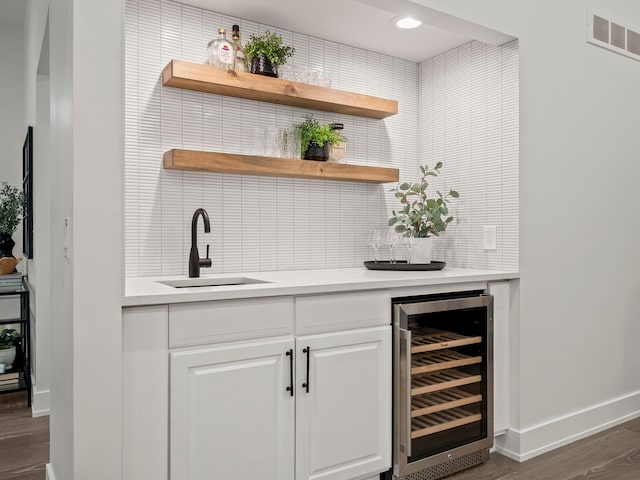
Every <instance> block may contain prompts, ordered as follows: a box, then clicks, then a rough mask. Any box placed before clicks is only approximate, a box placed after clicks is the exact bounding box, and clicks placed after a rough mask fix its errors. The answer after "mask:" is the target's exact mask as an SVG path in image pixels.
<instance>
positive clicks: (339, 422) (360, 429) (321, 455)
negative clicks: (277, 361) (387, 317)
mask: <svg viewBox="0 0 640 480" xmlns="http://www.w3.org/2000/svg"><path fill="white" fill-rule="evenodd" d="M306 349H308V351H304V350H306ZM307 360H308V361H309V366H308V372H309V373H308V377H307ZM296 361H297V365H296V480H307V479H322V480H347V479H353V478H361V477H363V476H367V475H373V474H375V473H378V472H381V471H383V470H386V469H388V468H389V467H390V466H391V326H384V327H375V328H367V329H361V330H352V331H348V332H336V333H326V334H320V335H309V336H305V337H298V338H297V339H296ZM303 384H305V385H306V384H308V387H309V391H308V393H307V391H306V390H307V388H306V387H303Z"/></svg>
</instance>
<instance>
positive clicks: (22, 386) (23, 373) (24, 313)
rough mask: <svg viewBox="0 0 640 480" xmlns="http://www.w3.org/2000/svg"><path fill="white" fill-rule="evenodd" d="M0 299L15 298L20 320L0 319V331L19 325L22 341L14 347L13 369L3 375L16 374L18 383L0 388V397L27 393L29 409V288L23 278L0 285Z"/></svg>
mask: <svg viewBox="0 0 640 480" xmlns="http://www.w3.org/2000/svg"><path fill="white" fill-rule="evenodd" d="M0 297H9V298H11V297H15V299H16V301H19V302H20V318H7V319H0V330H2V329H3V328H5V325H14V324H18V325H20V333H21V334H22V339H21V340H20V342H19V344H18V345H16V359H15V361H14V362H13V367H12V368H11V369H9V370H7V371H6V372H5V373H11V372H18V373H19V382H18V384H17V385H11V386H0V395H2V394H5V393H13V392H21V391H25V390H26V391H27V402H28V405H27V406H28V407H31V367H30V359H31V326H30V322H29V286H28V285H27V282H26V280H25V278H22V281H21V283H20V284H18V285H10V286H7V285H1V284H0Z"/></svg>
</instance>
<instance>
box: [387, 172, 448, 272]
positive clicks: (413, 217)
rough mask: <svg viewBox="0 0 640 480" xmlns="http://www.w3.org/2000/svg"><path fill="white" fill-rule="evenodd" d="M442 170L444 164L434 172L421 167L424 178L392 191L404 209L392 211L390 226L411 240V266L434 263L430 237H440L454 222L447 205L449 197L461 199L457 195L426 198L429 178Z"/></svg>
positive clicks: (404, 184)
mask: <svg viewBox="0 0 640 480" xmlns="http://www.w3.org/2000/svg"><path fill="white" fill-rule="evenodd" d="M441 168H442V162H438V163H437V164H436V166H435V167H434V168H433V169H431V170H430V169H429V167H428V166H427V165H420V171H421V172H422V178H421V179H420V181H419V182H417V183H410V182H405V183H402V184H400V185H398V186H397V187H396V188H394V189H393V190H392V192H395V197H396V198H397V199H399V200H400V203H401V204H402V209H400V210H393V217H391V219H389V226H391V227H395V230H396V232H398V233H401V234H403V235H404V236H405V237H408V238H410V239H412V240H411V241H412V243H413V248H412V249H411V254H410V258H409V262H410V263H431V241H430V237H432V236H436V237H437V236H438V235H439V234H440V233H441V232H444V231H445V230H446V228H447V226H448V225H449V223H451V221H452V220H453V217H452V216H450V215H449V209H448V208H447V203H448V202H449V200H450V198H458V197H459V194H458V192H456V191H455V190H449V193H447V194H446V195H442V193H440V192H436V193H437V197H436V198H429V197H428V195H427V188H428V187H429V183H428V182H427V179H428V178H429V177H437V176H438V174H439V173H440V169H441Z"/></svg>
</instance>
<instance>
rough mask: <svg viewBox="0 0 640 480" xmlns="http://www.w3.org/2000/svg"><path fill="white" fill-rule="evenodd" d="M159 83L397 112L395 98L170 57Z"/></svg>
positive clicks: (371, 113)
mask: <svg viewBox="0 0 640 480" xmlns="http://www.w3.org/2000/svg"><path fill="white" fill-rule="evenodd" d="M162 85H164V86H167V87H176V88H183V89H187V90H195V91H198V92H206V93H215V94H218V95H226V96H229V97H237V98H247V99H250V100H259V101H262V102H269V103H278V104H281V105H290V106H293V107H301V108H310V109H314V110H322V111H325V112H334V113H343V114H347V115H357V116H360V117H368V118H377V119H383V118H387V117H389V116H391V115H395V114H396V113H398V102H397V101H396V100H388V99H385V98H379V97H373V96H371V95H362V94H359V93H353V92H345V91H343V90H336V89H333V88H326V87H319V86H316V85H308V84H306V83H300V82H292V81H289V80H283V79H280V78H271V77H265V76H263V75H254V74H251V73H245V72H236V71H234V70H224V69H221V68H215V67H212V66H211V65H205V64H198V63H191V62H184V61H181V60H171V62H169V64H168V65H167V66H166V67H165V68H164V69H163V70H162Z"/></svg>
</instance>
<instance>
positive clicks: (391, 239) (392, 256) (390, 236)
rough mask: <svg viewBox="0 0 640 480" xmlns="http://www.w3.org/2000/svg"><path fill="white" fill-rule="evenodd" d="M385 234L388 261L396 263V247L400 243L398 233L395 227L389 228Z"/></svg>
mask: <svg viewBox="0 0 640 480" xmlns="http://www.w3.org/2000/svg"><path fill="white" fill-rule="evenodd" d="M385 236H386V238H385V244H386V245H387V246H388V247H389V263H396V247H397V246H398V243H400V234H399V233H398V232H396V229H395V228H390V229H388V230H387V233H386V235H385Z"/></svg>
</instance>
